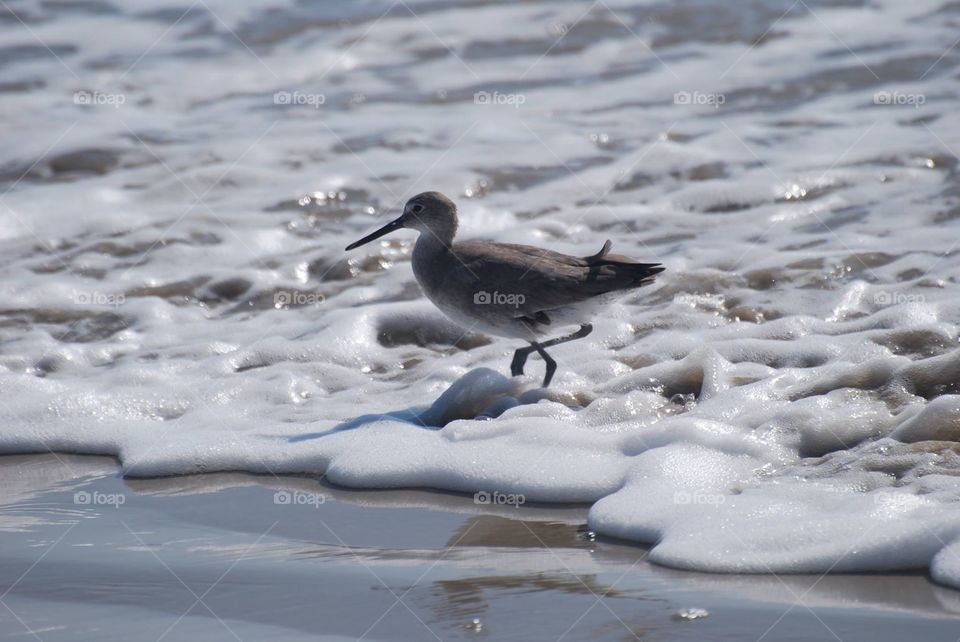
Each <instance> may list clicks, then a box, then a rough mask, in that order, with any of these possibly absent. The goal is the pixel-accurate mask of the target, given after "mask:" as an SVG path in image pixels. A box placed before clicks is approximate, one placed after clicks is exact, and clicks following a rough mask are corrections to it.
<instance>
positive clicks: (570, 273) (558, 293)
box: [453, 241, 663, 320]
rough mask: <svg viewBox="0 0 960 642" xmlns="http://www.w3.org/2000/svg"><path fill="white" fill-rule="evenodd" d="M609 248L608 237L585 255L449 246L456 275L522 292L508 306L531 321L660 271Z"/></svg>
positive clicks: (488, 288)
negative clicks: (457, 267) (454, 257)
mask: <svg viewBox="0 0 960 642" xmlns="http://www.w3.org/2000/svg"><path fill="white" fill-rule="evenodd" d="M609 250H610V242H609V241H607V243H605V244H604V246H603V249H601V250H600V252H598V253H597V254H595V255H593V256H588V257H577V256H569V255H567V254H560V253H559V252H553V251H551V250H545V249H542V248H538V247H533V246H529V245H515V244H512V243H458V244H455V245H454V247H453V251H454V254H456V255H457V258H458V259H459V261H460V264H461V266H462V268H463V269H462V270H458V272H460V273H461V274H460V275H458V278H462V277H467V278H468V280H469V281H471V282H472V283H473V284H474V286H475V287H476V288H478V289H479V290H480V291H485V292H488V293H491V294H492V293H493V292H498V293H500V294H501V295H511V294H513V295H522V296H523V298H522V299H518V298H516V297H515V298H513V299H512V300H510V301H509V302H508V304H509V305H514V307H515V308H516V316H517V317H528V318H531V319H534V320H538V318H539V319H542V318H543V315H544V314H545V313H548V312H549V311H550V310H553V309H556V308H561V307H564V306H568V305H573V304H576V303H580V302H582V301H585V300H587V299H590V298H591V297H594V296H597V295H600V294H604V293H607V292H612V291H615V290H625V289H630V288H634V287H639V286H641V285H646V284H647V283H650V282H651V281H652V280H653V279H652V277H653V275H655V274H657V273H659V272H662V271H663V268H662V267H660V266H659V265H658V264H655V263H637V262H634V261H632V260H631V259H628V258H626V257H622V256H614V255H610V254H609ZM467 275H469V276H467ZM501 299H502V297H501ZM502 300H503V299H502ZM493 303H496V302H495V301H494V302H493Z"/></svg>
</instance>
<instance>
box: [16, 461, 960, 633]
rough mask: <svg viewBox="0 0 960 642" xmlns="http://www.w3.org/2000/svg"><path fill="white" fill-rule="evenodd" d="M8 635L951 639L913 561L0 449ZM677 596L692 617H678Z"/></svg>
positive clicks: (957, 611)
mask: <svg viewBox="0 0 960 642" xmlns="http://www.w3.org/2000/svg"><path fill="white" fill-rule="evenodd" d="M0 506H2V509H0V576H2V578H3V585H2V591H3V592H4V593H3V597H2V605H3V606H4V607H6V608H2V609H0V638H2V639H9V640H21V639H41V640H72V641H73V640H112V639H117V640H121V639H122V640H131V639H136V640H151V641H152V640H195V639H204V640H236V639H241V640H249V639H270V640H358V639H363V640H433V639H440V640H448V639H455V640H459V639H489V640H550V641H557V640H585V639H591V640H632V639H644V640H647V639H655V640H659V639H662V640H667V639H669V640H703V639H711V640H761V639H763V640H835V639H840V640H843V642H851V641H854V640H901V639H915V640H920V639H922V640H950V641H954V640H956V638H957V635H958V631H960V594H958V593H957V592H955V591H953V590H950V589H947V588H942V587H939V586H936V585H935V584H933V583H931V582H930V581H929V579H928V578H927V577H926V576H924V575H922V574H919V573H918V574H897V575H880V574H875V575H831V576H825V577H817V576H808V575H792V576H770V575H768V576H729V575H709V574H700V573H687V572H681V571H675V570H671V569H666V568H662V567H657V566H653V565H651V564H649V563H648V562H647V561H646V554H645V551H644V549H642V548H640V547H637V546H633V545H629V544H625V543H621V542H614V541H595V540H593V539H592V536H591V534H589V533H587V532H586V528H585V523H586V507H584V506H569V507H557V506H531V505H523V506H519V507H514V506H491V505H489V504H486V505H484V504H477V503H476V502H475V501H474V498H472V497H465V496H459V495H453V494H444V493H437V492H429V491H350V490H344V489H339V488H334V487H331V486H330V485H328V484H325V483H324V482H323V481H322V480H316V479H301V478H292V477H285V478H274V477H266V476H251V475H247V474H213V475H203V476H192V477H173V478H162V479H149V480H143V479H136V480H132V479H131V480H124V479H121V478H120V477H119V476H118V467H117V465H116V463H115V462H114V461H113V460H112V459H108V458H100V457H79V456H69V455H56V456H55V455H36V456H6V457H2V458H0ZM690 609H702V610H704V611H706V613H707V615H706V616H705V617H700V618H698V619H685V618H683V617H682V616H681V615H680V614H681V613H683V612H689V610H690Z"/></svg>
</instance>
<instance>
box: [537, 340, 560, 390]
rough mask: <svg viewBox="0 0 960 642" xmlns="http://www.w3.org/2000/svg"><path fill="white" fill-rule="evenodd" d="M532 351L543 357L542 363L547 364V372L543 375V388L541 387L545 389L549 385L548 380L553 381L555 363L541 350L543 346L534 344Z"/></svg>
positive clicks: (555, 369) (555, 368)
mask: <svg viewBox="0 0 960 642" xmlns="http://www.w3.org/2000/svg"><path fill="white" fill-rule="evenodd" d="M533 349H534V350H536V351H537V354H539V355H540V356H541V357H543V362H544V363H545V364H547V371H546V373H545V374H544V375H543V386H541V387H543V388H546V387H547V386H549V385H550V380H551V379H553V373H554V372H556V371H557V362H556V361H554V360H553V357H551V356H550V355H549V354H547V351H546V350H544V349H543V344H541V343H534V344H533Z"/></svg>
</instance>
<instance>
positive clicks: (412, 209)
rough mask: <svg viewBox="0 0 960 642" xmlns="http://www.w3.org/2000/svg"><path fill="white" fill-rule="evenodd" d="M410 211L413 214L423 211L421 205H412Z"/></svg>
mask: <svg viewBox="0 0 960 642" xmlns="http://www.w3.org/2000/svg"><path fill="white" fill-rule="evenodd" d="M410 211H411V212H413V213H414V214H419V213H420V212H422V211H423V205H414V206H413V207H411V208H410Z"/></svg>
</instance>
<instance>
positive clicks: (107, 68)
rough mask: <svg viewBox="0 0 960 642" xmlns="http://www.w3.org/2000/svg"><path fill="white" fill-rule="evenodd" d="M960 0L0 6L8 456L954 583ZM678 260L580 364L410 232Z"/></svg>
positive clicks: (959, 373) (959, 376) (791, 566)
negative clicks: (554, 518)
mask: <svg viewBox="0 0 960 642" xmlns="http://www.w3.org/2000/svg"><path fill="white" fill-rule="evenodd" d="M958 24H960V10H958V8H957V6H956V4H954V3H949V2H945V1H942V0H941V1H926V0H916V1H914V2H909V3H907V2H902V1H898V0H872V1H869V2H866V1H864V2H858V1H855V0H851V1H848V2H842V3H836V2H814V1H812V0H800V1H797V2H790V1H787V0H784V1H782V2H780V1H773V0H770V1H765V2H760V1H755V2H737V3H726V2H716V1H707V0H700V1H696V0H689V1H679V2H629V3H627V2H615V1H613V0H611V1H606V0H601V1H600V2H595V3H589V2H588V3H567V2H533V3H522V4H514V3H503V4H498V3H490V2H469V3H462V4H449V3H437V2H398V3H390V2H370V3H361V4H341V3H319V4H316V3H305V2H303V3H300V2H275V3H270V4H263V3H242V2H226V1H215V0H210V1H205V2H199V3H194V4H192V5H186V4H178V3H174V2H171V1H170V0H158V1H156V2H152V1H146V0H137V1H131V2H124V3H119V2H117V3H111V2H100V1H92V2H78V3H58V2H26V1H13V0H11V1H10V2H8V3H7V4H6V5H5V6H4V9H3V11H2V12H0V33H2V34H3V39H2V42H3V43H4V44H3V45H2V47H0V69H2V72H3V76H2V80H0V113H2V119H3V125H4V127H3V130H4V143H5V144H4V145H3V146H2V147H0V181H2V185H0V190H2V192H0V194H2V197H0V244H2V249H0V452H3V453H29V452H47V451H57V452H61V451H62V452H70V453H79V454H104V455H112V456H115V457H117V458H118V459H119V461H120V462H121V465H122V467H123V471H124V473H125V474H126V475H128V476H131V477H148V476H164V475H181V474H192V473H198V472H214V471H246V472H255V473H266V474H276V475H279V474H283V473H317V474H320V473H323V474H326V476H327V477H328V479H329V480H330V481H331V482H333V483H335V484H340V485H344V486H350V487H359V488H395V487H428V488H436V489H443V490H453V491H462V492H465V493H477V492H483V493H487V494H486V495H484V496H483V497H485V498H488V499H489V500H490V501H497V499H496V498H498V497H504V496H510V495H512V496H514V497H516V496H517V495H522V496H523V497H524V499H525V500H526V501H530V502H533V501H536V502H586V503H590V504H591V509H590V514H589V524H590V528H592V529H593V530H595V531H597V532H598V533H599V534H600V535H601V536H603V535H606V536H614V537H620V538H626V539H630V540H635V541H637V542H641V543H645V544H649V545H651V546H652V549H651V552H650V559H651V560H652V561H655V562H657V563H660V564H664V565H669V566H673V567H679V568H685V569H696V570H706V571H722V572H757V573H784V572H791V573H793V572H804V573H807V572H809V573H825V572H844V571H881V570H897V569H908V568H909V569H916V568H920V569H924V568H929V571H930V573H931V575H932V577H933V578H934V579H935V580H936V581H937V582H940V583H942V584H944V585H947V586H953V587H955V588H960V482H958V474H960V445H958V442H960V383H958V382H960V352H957V347H958V319H960V299H958V293H960V286H958V283H957V273H958V268H960V254H958V244H960V223H958V219H960V207H958V190H957V179H958V167H957V155H956V150H960V128H958V121H957V116H956V104H957V103H956V101H957V98H958V96H957V94H958V81H957V64H958V62H960V47H957V46H956V45H957V42H956V37H957V33H958V30H957V27H958ZM428 189H432V190H439V191H442V192H444V193H446V194H447V195H449V196H450V197H452V198H454V200H456V201H457V202H458V204H459V207H460V217H461V237H462V238H465V239H466V238H470V239H491V240H497V241H511V242H518V243H530V244H535V245H538V246H543V247H549V248H551V249H554V250H558V251H563V252H569V253H576V254H592V253H594V252H596V251H597V250H599V248H600V246H601V245H602V244H603V242H604V241H605V240H606V239H608V238H609V239H611V240H613V243H614V251H616V252H618V253H623V254H627V255H631V256H635V257H637V258H638V259H641V260H645V261H658V262H661V263H663V264H664V265H665V266H666V267H667V272H665V273H664V274H663V275H661V276H660V277H659V279H658V282H657V284H656V285H654V286H652V287H649V288H645V289H643V290H640V291H638V292H636V293H635V294H631V295H629V296H626V297H624V298H623V299H622V300H620V301H619V302H618V303H616V304H614V305H611V306H609V307H608V308H607V309H606V310H605V313H604V314H603V316H601V317H598V318H597V319H596V321H595V323H594V327H595V330H594V332H593V334H591V335H590V336H589V337H588V338H586V339H584V340H582V341H580V342H578V343H575V344H568V345H566V346H558V347H557V348H555V349H554V350H553V351H552V354H553V356H554V357H555V358H556V359H557V361H558V362H559V364H560V367H559V370H558V373H557V376H556V378H555V380H554V384H553V386H552V387H551V388H550V389H549V390H548V391H546V392H544V391H541V390H540V389H539V388H538V385H539V381H540V379H541V377H542V370H541V368H542V363H541V362H540V361H539V360H537V359H536V358H535V357H534V358H531V360H530V362H529V364H528V370H527V375H526V376H525V377H522V378H516V379H511V378H509V377H508V373H509V368H508V366H509V360H510V356H511V354H512V351H513V350H514V349H515V348H516V347H518V346H517V345H516V343H515V342H511V341H508V340H503V339H491V338H489V337H484V336H482V335H479V334H477V333H475V332H472V331H471V330H470V329H469V328H461V327H459V326H456V325H454V324H453V323H451V322H450V321H448V320H446V319H445V318H444V317H443V316H442V315H441V314H440V313H439V312H438V311H437V310H435V309H434V308H433V307H432V306H431V305H430V304H429V303H428V302H427V301H426V300H425V299H424V298H423V297H422V296H421V294H420V293H419V290H418V288H417V285H416V282H415V280H414V279H413V275H412V272H411V270H410V265H409V259H410V252H411V248H412V242H413V240H414V238H413V236H414V235H413V233H412V232H398V233H396V234H394V235H392V236H389V237H386V238H384V239H383V240H382V242H378V243H376V244H372V245H370V246H365V247H364V248H362V249H360V250H357V251H355V252H352V253H349V254H348V253H344V252H343V247H344V246H345V245H347V244H348V243H349V242H351V241H353V240H355V239H357V238H359V237H360V236H362V235H363V234H365V233H367V232H369V231H371V230H372V229H374V228H375V227H377V226H379V225H381V224H382V223H384V222H386V221H387V220H389V219H390V218H391V217H393V216H395V215H396V214H397V213H398V212H399V208H400V207H402V204H403V202H404V200H405V199H406V198H408V197H410V196H412V195H413V194H416V193H417V192H420V191H424V190H428Z"/></svg>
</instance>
